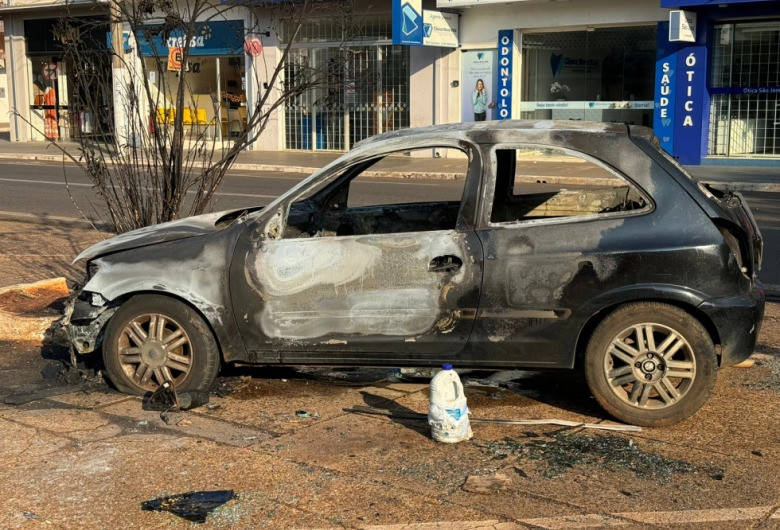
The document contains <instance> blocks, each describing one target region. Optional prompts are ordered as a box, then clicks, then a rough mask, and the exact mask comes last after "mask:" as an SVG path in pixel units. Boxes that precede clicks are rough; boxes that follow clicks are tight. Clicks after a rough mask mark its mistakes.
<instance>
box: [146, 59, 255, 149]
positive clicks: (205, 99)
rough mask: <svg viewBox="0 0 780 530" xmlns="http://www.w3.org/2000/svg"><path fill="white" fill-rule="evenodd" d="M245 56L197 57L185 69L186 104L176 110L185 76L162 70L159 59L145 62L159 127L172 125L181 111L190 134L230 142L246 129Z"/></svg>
mask: <svg viewBox="0 0 780 530" xmlns="http://www.w3.org/2000/svg"><path fill="white" fill-rule="evenodd" d="M244 59H245V58H244V56H243V55H234V56H224V57H206V56H194V57H190V60H189V61H188V62H187V64H186V65H185V66H184V68H185V71H186V76H185V79H186V83H187V86H186V87H185V89H184V104H183V106H182V108H180V109H177V108H176V94H177V93H178V87H179V83H180V82H181V78H182V77H181V74H180V73H179V72H176V71H168V70H163V71H159V70H158V66H163V67H164V66H166V63H165V62H160V63H159V65H158V61H157V59H154V58H147V59H145V63H146V64H145V66H146V71H147V72H149V75H150V78H151V79H150V81H151V82H150V86H151V87H152V88H153V90H154V93H153V99H154V100H155V102H156V106H157V109H156V111H154V112H153V115H154V116H155V121H156V127H165V126H170V124H171V123H173V121H174V119H175V117H176V114H177V112H181V113H182V123H183V124H184V127H185V129H186V132H187V133H188V134H194V135H196V136H198V135H200V134H201V133H202V134H204V135H205V137H206V138H216V139H220V138H221V139H222V140H225V141H229V140H230V139H231V138H233V139H234V138H236V137H237V136H240V134H241V133H242V132H243V131H244V130H246V126H247V103H246V75H245V71H246V70H245V65H244Z"/></svg>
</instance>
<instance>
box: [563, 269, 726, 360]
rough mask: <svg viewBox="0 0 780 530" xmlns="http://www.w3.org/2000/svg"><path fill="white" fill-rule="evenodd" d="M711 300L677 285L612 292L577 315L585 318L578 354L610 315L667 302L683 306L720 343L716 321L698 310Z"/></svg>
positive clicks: (698, 292)
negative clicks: (623, 308)
mask: <svg viewBox="0 0 780 530" xmlns="http://www.w3.org/2000/svg"><path fill="white" fill-rule="evenodd" d="M709 298H710V297H708V296H707V295H706V294H704V293H702V292H701V291H697V290H695V289H691V288H689V287H684V286H681V285H674V284H662V283H646V284H636V285H626V286H623V287H619V288H617V289H612V290H610V291H607V292H605V293H602V294H600V295H599V296H597V297H595V298H593V299H592V300H591V301H590V302H589V303H588V305H587V306H586V307H583V308H582V310H581V311H578V312H577V313H579V315H581V319H582V324H581V326H580V331H579V335H578V337H577V350H576V351H577V353H578V354H579V353H582V352H583V351H584V350H585V347H587V341H588V340H589V339H590V334H591V333H592V332H593V330H594V329H595V327H596V326H597V325H598V323H599V322H601V321H602V320H603V319H604V318H605V317H606V316H607V315H608V314H609V313H611V312H612V311H613V310H615V309H616V308H617V307H619V306H622V305H625V304H629V303H632V302H649V301H655V302H666V303H669V304H671V305H675V306H678V307H681V308H683V309H685V310H687V311H688V312H689V313H691V314H692V315H693V316H694V317H696V318H697V319H699V321H700V322H701V323H702V325H703V326H704V327H705V328H706V329H707V330H708V332H709V333H710V335H711V336H712V339H713V342H717V330H716V329H715V326H714V324H713V322H712V321H711V320H710V318H709V317H708V316H707V315H706V313H704V312H703V311H701V310H699V309H698V307H699V306H700V305H701V304H703V303H704V302H705V301H706V300H708V299H709Z"/></svg>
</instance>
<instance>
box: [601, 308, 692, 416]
mask: <svg viewBox="0 0 780 530" xmlns="http://www.w3.org/2000/svg"><path fill="white" fill-rule="evenodd" d="M604 375H605V376H606V378H607V383H608V384H609V388H610V389H611V390H612V392H613V393H614V394H615V395H616V396H617V397H618V398H619V399H620V400H621V401H623V402H624V403H628V404H629V405H631V406H633V407H636V408H640V409H644V410H653V409H664V408H667V407H671V406H673V405H675V404H676V403H678V402H679V401H680V400H681V399H682V398H683V397H684V396H685V395H686V394H687V393H688V391H689V390H690V389H691V386H692V385H693V382H694V381H695V379H696V358H695V356H694V354H693V348H691V345H690V344H689V343H688V341H687V340H685V338H684V337H683V336H682V335H681V334H680V333H678V332H677V331H676V330H674V329H673V328H670V327H668V326H664V325H662V324H655V323H643V324H637V325H635V326H632V327H630V328H626V329H625V330H623V331H621V332H620V333H618V334H617V335H616V336H615V337H614V338H613V339H612V341H611V342H610V344H609V347H608V348H607V351H606V354H605V356H604Z"/></svg>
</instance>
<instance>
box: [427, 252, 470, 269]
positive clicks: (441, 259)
mask: <svg viewBox="0 0 780 530" xmlns="http://www.w3.org/2000/svg"><path fill="white" fill-rule="evenodd" d="M462 265H463V260H461V259H460V258H459V257H458V256H451V255H447V256H436V257H435V258H433V259H432V260H431V262H430V263H429V264H428V271H429V272H456V271H457V270H459V269H460V268H461V266H462Z"/></svg>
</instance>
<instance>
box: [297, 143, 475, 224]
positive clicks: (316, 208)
mask: <svg viewBox="0 0 780 530" xmlns="http://www.w3.org/2000/svg"><path fill="white" fill-rule="evenodd" d="M421 151H426V152H430V151H431V147H426V148H425V149H421ZM445 151H446V152H447V153H446V154H447V155H448V156H446V157H445V156H440V157H437V158H435V160H437V161H440V163H441V166H442V167H441V171H440V172H439V173H446V174H447V175H448V176H450V177H452V178H448V179H442V180H440V181H437V182H436V185H434V186H431V185H429V184H428V185H424V186H423V185H420V184H419V183H415V182H409V183H407V184H408V185H406V186H401V185H398V184H399V182H398V181H397V180H396V181H392V187H393V190H392V191H393V192H394V193H393V194H392V195H390V194H388V193H387V187H383V188H382V189H383V190H384V191H380V190H379V187H380V186H381V185H382V181H381V180H378V178H379V179H381V173H382V172H383V171H384V170H385V169H386V168H392V166H393V165H397V164H398V163H399V160H403V159H401V158H399V157H393V156H390V157H379V158H377V159H375V160H372V161H370V162H368V163H362V164H359V165H358V166H356V167H352V168H350V169H348V170H347V171H345V172H344V173H343V174H342V176H341V177H339V178H338V179H336V180H335V181H334V183H333V184H331V185H329V186H326V187H325V188H323V189H322V190H321V191H320V192H318V193H317V194H315V195H314V196H312V197H310V198H307V199H305V200H301V201H298V202H295V203H293V204H292V205H291V207H290V214H289V216H288V219H287V224H286V226H285V230H284V234H283V238H285V239H287V238H306V237H335V236H360V235H372V234H396V233H404V232H427V231H439V230H454V229H455V227H456V224H457V220H458V212H459V211H460V205H461V199H462V196H463V189H464V187H465V183H466V173H467V170H468V164H469V159H468V157H467V156H466V154H465V153H463V152H462V151H460V150H457V149H444V148H442V149H436V152H437V153H440V155H441V153H443V152H445ZM404 159H407V161H410V167H411V168H412V169H411V170H412V171H413V170H414V154H411V158H408V157H404ZM385 182H387V181H385Z"/></svg>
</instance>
